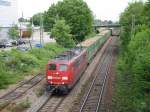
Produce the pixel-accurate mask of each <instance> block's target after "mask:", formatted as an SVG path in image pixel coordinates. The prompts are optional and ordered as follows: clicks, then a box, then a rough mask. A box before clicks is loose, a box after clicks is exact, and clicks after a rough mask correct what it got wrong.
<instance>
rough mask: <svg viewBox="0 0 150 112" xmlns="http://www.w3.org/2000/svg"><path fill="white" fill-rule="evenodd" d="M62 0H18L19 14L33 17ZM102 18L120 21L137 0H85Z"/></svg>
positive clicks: (98, 17)
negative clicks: (121, 16)
mask: <svg viewBox="0 0 150 112" xmlns="http://www.w3.org/2000/svg"><path fill="white" fill-rule="evenodd" d="M58 1H60V0H18V15H19V17H21V15H22V12H23V16H24V17H25V18H28V17H31V16H32V15H33V14H36V13H38V12H44V11H46V10H47V9H48V8H49V7H50V5H51V4H53V3H57V2H58ZM84 1H85V2H86V3H87V4H88V6H89V8H90V9H91V10H92V12H93V13H94V15H95V17H96V18H97V19H100V20H112V21H118V20H119V15H120V13H121V12H123V11H124V9H125V8H126V7H127V6H128V3H129V2H132V1H135V0H84ZM143 1H145V0H143Z"/></svg>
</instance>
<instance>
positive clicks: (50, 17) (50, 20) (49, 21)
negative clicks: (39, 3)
mask: <svg viewBox="0 0 150 112" xmlns="http://www.w3.org/2000/svg"><path fill="white" fill-rule="evenodd" d="M57 14H58V13H57V6H56V5H55V4H52V5H51V7H49V9H48V11H46V12H45V13H44V29H45V30H46V31H50V30H51V29H52V28H53V25H54V24H55V22H56V19H57Z"/></svg>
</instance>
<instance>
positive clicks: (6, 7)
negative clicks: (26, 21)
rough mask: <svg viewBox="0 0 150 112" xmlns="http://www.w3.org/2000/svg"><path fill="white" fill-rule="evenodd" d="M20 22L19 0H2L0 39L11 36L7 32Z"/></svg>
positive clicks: (0, 4) (0, 5)
mask: <svg viewBox="0 0 150 112" xmlns="http://www.w3.org/2000/svg"><path fill="white" fill-rule="evenodd" d="M17 23H18V6H17V0H0V39H7V38H9V36H8V34H7V32H8V30H9V28H10V27H11V26H12V24H17Z"/></svg>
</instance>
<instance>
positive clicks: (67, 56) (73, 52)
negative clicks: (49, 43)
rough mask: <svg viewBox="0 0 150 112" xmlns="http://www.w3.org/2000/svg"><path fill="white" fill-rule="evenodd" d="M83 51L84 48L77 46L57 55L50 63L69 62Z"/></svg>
mask: <svg viewBox="0 0 150 112" xmlns="http://www.w3.org/2000/svg"><path fill="white" fill-rule="evenodd" d="M83 51H84V49H83V48H81V47H75V48H73V49H70V50H68V51H65V52H64V53H62V54H60V55H58V56H56V57H55V58H54V59H53V60H50V61H49V63H61V64H67V63H68V62H69V61H70V60H72V59H73V58H75V57H78V56H79V55H80V54H82V52H83Z"/></svg>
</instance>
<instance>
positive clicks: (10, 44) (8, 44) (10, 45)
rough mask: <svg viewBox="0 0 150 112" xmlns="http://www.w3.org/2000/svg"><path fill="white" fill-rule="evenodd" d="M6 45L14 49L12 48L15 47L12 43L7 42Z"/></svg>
mask: <svg viewBox="0 0 150 112" xmlns="http://www.w3.org/2000/svg"><path fill="white" fill-rule="evenodd" d="M5 45H6V47H12V46H13V45H12V43H11V42H9V41H8V42H6V43H5Z"/></svg>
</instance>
